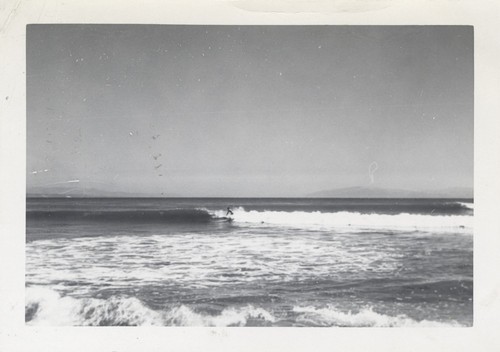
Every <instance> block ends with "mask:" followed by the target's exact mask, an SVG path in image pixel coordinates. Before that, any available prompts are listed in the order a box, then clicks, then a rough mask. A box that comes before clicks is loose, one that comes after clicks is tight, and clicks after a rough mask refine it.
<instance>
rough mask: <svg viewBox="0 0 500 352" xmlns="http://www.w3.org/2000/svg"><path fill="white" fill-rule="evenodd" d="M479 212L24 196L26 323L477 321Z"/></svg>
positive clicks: (441, 206) (418, 203) (376, 202)
mask: <svg viewBox="0 0 500 352" xmlns="http://www.w3.org/2000/svg"><path fill="white" fill-rule="evenodd" d="M227 207H231V210H232V212H233V215H230V218H231V219H228V218H226V213H227V211H226V209H227ZM473 208H474V207H473V202H472V200H471V199H312V198H297V199H292V198H281V199H271V198H264V199H257V198H250V199H244V198H167V199H160V198H79V199H78V198H28V199H27V213H26V220H27V225H26V299H25V300H26V302H25V321H26V324H28V325H50V326H130V325H131V326H138V325H141V326H143V325H146V326H148V325H159V326H265V327H271V326H297V327H301V326H307V327H333V326H335V327H421V326H425V327H427V326H430V327H441V326H443V327H449V326H452V327H455V326H456V327H460V326H471V325H472V323H473Z"/></svg>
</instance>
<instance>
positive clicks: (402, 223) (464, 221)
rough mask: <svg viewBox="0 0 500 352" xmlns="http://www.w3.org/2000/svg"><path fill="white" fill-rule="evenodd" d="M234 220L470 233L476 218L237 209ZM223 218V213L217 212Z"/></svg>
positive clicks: (277, 223)
mask: <svg viewBox="0 0 500 352" xmlns="http://www.w3.org/2000/svg"><path fill="white" fill-rule="evenodd" d="M233 213H234V214H233V215H232V219H233V220H234V221H235V222H241V223H248V224H271V225H282V226H294V227H315V228H345V229H349V231H352V230H356V229H359V230H363V231H365V230H404V231H407V230H410V231H414V230H419V231H426V230H428V231H434V230H439V231H445V232H446V231H453V232H457V231H458V232H470V231H471V230H472V228H473V217H472V216H468V215H422V214H408V213H403V214H397V215H388V214H361V213H356V212H345V211H343V212H335V213H323V212H320V211H313V212H304V211H293V212H286V211H255V210H251V211H246V210H245V209H244V208H241V207H240V208H235V209H234V210H233ZM214 215H215V216H216V217H224V216H225V213H224V211H217V212H214Z"/></svg>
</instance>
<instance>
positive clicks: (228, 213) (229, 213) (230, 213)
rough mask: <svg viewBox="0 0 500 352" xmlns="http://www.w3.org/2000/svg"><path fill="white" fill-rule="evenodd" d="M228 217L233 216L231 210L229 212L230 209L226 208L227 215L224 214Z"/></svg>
mask: <svg viewBox="0 0 500 352" xmlns="http://www.w3.org/2000/svg"><path fill="white" fill-rule="evenodd" d="M228 215H233V212H232V210H231V208H230V207H227V213H226V216H228Z"/></svg>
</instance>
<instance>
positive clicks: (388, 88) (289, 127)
mask: <svg viewBox="0 0 500 352" xmlns="http://www.w3.org/2000/svg"><path fill="white" fill-rule="evenodd" d="M473 78H474V76H473V29H472V27H470V26H170V25H47V24H45V25H30V26H28V28H27V188H28V192H29V191H30V189H35V188H38V189H47V190H48V189H50V188H53V187H66V186H68V185H70V186H71V187H77V188H78V187H80V188H88V189H90V188H92V189H94V190H97V192H99V190H102V191H107V192H110V191H112V192H124V193H127V194H130V195H151V196H161V195H163V196H169V195H170V196H188V197H196V196H198V197H215V196H221V197H231V196H233V197H266V196H268V197H281V196H282V197H294V196H303V195H306V194H308V193H312V192H316V191H320V190H329V189H336V188H343V187H352V186H362V187H382V188H400V189H407V190H416V191H428V190H437V189H442V188H447V187H472V186H473V146H474V143H473V127H474V119H473Z"/></svg>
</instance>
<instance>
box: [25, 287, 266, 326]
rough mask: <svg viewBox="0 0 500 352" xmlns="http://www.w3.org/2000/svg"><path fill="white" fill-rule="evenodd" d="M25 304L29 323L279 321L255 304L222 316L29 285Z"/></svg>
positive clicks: (227, 323) (236, 323)
mask: <svg viewBox="0 0 500 352" xmlns="http://www.w3.org/2000/svg"><path fill="white" fill-rule="evenodd" d="M25 304H26V309H27V310H33V312H32V313H31V314H32V315H33V316H32V317H31V319H30V320H29V321H28V322H27V324H29V325H43V326H99V325H141V326H151V325H158V326H162V325H168V326H245V325H246V324H247V322H248V320H249V319H258V320H262V321H268V322H271V323H272V322H275V321H276V318H275V317H274V316H273V315H272V314H271V313H269V312H268V311H266V310H265V309H263V308H255V307H253V306H245V307H240V308H231V307H230V308H227V309H225V310H223V311H222V312H221V313H220V314H219V315H209V314H201V313H196V312H194V311H193V310H192V309H190V308H189V307H186V306H180V307H175V308H172V309H170V310H167V311H155V310H152V309H150V308H148V307H146V306H145V305H144V304H143V303H142V302H141V301H139V300H138V299H136V298H130V297H116V296H113V297H110V298H108V299H106V300H104V299H95V298H79V299H77V298H73V297H68V296H61V295H60V294H59V293H58V292H56V291H54V290H52V289H49V288H45V287H28V288H27V289H26V303H25Z"/></svg>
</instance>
